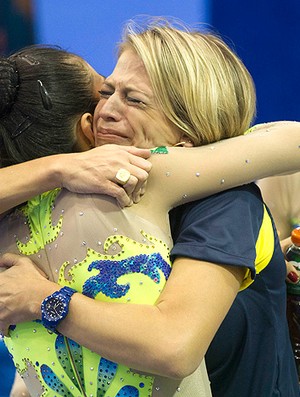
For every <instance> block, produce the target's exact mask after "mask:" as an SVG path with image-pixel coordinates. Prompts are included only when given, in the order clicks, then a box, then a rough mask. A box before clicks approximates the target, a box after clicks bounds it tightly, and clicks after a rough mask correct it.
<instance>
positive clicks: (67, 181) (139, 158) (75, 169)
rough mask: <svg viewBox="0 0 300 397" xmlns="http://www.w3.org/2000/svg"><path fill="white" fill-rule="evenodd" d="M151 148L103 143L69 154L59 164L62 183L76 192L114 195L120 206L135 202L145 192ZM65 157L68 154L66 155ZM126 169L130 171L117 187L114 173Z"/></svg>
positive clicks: (149, 167) (150, 165) (149, 168)
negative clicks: (90, 148)
mask: <svg viewBox="0 0 300 397" xmlns="http://www.w3.org/2000/svg"><path fill="white" fill-rule="evenodd" d="M150 154H151V153H150V150H148V149H138V148H135V147H133V146H118V145H104V146H101V147H98V148H95V149H92V150H89V151H87V152H82V153H76V154H68V155H65V156H64V157H63V159H65V161H63V164H61V166H60V172H61V173H62V186H63V187H65V188H66V189H68V190H70V191H72V192H76V193H99V194H107V195H109V196H112V197H115V198H116V199H117V201H118V202H119V204H120V206H121V207H125V206H129V205H132V203H133V202H134V203H136V202H138V201H139V200H140V199H141V197H142V196H143V194H144V193H145V188H146V180H147V178H148V175H149V172H150V170H151V167H152V164H151V163H150V162H149V161H148V160H146V159H147V158H149V157H150ZM66 156H67V157H66ZM120 168H125V169H126V170H128V171H129V172H130V174H131V176H130V179H129V181H128V182H127V183H126V184H125V185H123V186H120V185H118V183H117V180H116V174H117V172H118V170H119V169H120Z"/></svg>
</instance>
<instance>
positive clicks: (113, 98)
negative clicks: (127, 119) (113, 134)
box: [97, 94, 122, 121]
mask: <svg viewBox="0 0 300 397" xmlns="http://www.w3.org/2000/svg"><path fill="white" fill-rule="evenodd" d="M97 107H98V111H99V116H100V117H101V118H102V119H103V120H106V121H119V120H121V118H122V111H121V110H122V104H121V102H120V100H119V99H118V97H117V95H116V94H112V95H110V96H109V97H108V98H101V99H100V101H99V103H98V106H97Z"/></svg>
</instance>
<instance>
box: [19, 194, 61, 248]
mask: <svg viewBox="0 0 300 397" xmlns="http://www.w3.org/2000/svg"><path fill="white" fill-rule="evenodd" d="M60 191H61V189H55V190H51V191H49V192H46V193H43V194H41V195H39V196H36V197H34V198H33V199H31V200H30V201H28V203H27V204H26V205H25V206H24V207H22V208H21V212H22V213H23V214H24V215H25V217H26V219H27V224H28V227H29V231H30V239H29V240H28V241H27V242H26V243H23V242H22V241H20V240H19V239H17V240H16V244H17V246H18V249H19V251H20V253H21V254H23V255H32V254H36V253H37V252H38V251H40V250H41V249H43V248H45V246H46V244H49V243H51V242H52V241H54V240H55V239H56V238H57V236H58V234H59V232H60V230H61V227H62V216H60V219H59V221H58V223H57V225H53V222H52V210H53V205H54V201H55V199H56V197H57V196H58V194H59V193H60ZM41 230H43V233H41V232H40V231H41Z"/></svg>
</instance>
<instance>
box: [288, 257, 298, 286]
mask: <svg viewBox="0 0 300 397" xmlns="http://www.w3.org/2000/svg"><path fill="white" fill-rule="evenodd" d="M286 272H287V282H290V283H293V284H297V283H298V282H299V276H300V271H299V270H298V269H296V267H295V266H293V265H292V263H291V262H286Z"/></svg>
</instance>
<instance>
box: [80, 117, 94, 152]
mask: <svg viewBox="0 0 300 397" xmlns="http://www.w3.org/2000/svg"><path fill="white" fill-rule="evenodd" d="M92 126H93V116H92V115H91V113H84V114H83V115H82V116H81V119H80V120H79V122H78V125H77V141H78V143H79V145H80V147H81V148H82V150H89V149H91V148H93V147H95V138H94V133H93V128H92Z"/></svg>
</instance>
